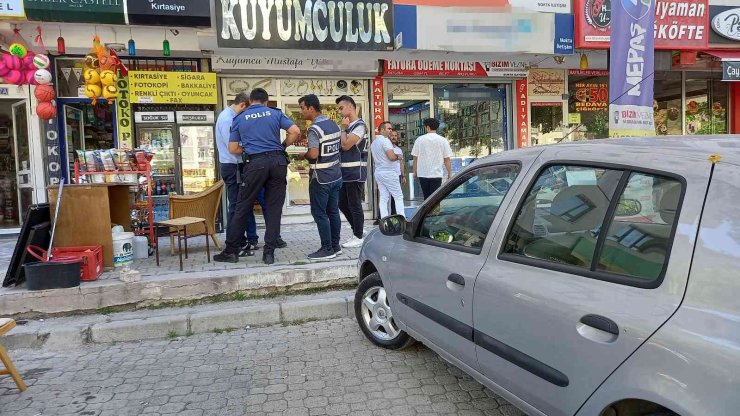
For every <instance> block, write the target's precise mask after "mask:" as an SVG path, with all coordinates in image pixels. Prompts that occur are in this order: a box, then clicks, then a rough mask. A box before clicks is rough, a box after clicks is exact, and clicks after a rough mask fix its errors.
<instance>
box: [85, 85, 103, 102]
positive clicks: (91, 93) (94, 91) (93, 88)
mask: <svg viewBox="0 0 740 416" xmlns="http://www.w3.org/2000/svg"><path fill="white" fill-rule="evenodd" d="M102 94H103V89H102V88H100V85H97V84H88V85H85V95H86V96H87V98H91V99H93V100H95V99H96V98H98V97H100V96H101V95H102Z"/></svg>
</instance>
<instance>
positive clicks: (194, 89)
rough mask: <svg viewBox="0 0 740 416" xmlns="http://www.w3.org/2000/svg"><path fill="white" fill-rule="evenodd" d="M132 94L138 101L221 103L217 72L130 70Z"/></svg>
mask: <svg viewBox="0 0 740 416" xmlns="http://www.w3.org/2000/svg"><path fill="white" fill-rule="evenodd" d="M128 81H129V96H130V98H131V100H130V101H131V102H132V103H138V104H218V96H217V89H216V74H215V73H213V72H153V71H129V73H128Z"/></svg>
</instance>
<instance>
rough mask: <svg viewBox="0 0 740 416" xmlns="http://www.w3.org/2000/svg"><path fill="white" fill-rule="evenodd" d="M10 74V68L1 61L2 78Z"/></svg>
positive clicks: (0, 74) (0, 72)
mask: <svg viewBox="0 0 740 416" xmlns="http://www.w3.org/2000/svg"><path fill="white" fill-rule="evenodd" d="M8 72H10V68H8V67H7V66H6V65H5V64H4V63H3V62H2V61H0V77H4V76H5V74H7V73H8Z"/></svg>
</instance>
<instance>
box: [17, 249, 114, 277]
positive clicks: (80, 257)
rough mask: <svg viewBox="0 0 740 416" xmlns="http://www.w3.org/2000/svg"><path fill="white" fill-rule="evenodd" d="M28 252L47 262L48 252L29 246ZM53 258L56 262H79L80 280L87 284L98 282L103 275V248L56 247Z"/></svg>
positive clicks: (53, 250)
mask: <svg viewBox="0 0 740 416" xmlns="http://www.w3.org/2000/svg"><path fill="white" fill-rule="evenodd" d="M28 252H29V253H30V254H31V255H32V256H33V257H35V258H37V259H38V260H40V261H42V262H44V261H46V250H44V249H42V248H40V247H36V246H29V247H28ZM51 257H52V260H54V261H64V262H70V261H76V262H79V263H80V280H82V281H85V282H91V281H93V280H97V279H98V277H100V275H101V274H103V247H102V246H78V247H55V248H52V249H51Z"/></svg>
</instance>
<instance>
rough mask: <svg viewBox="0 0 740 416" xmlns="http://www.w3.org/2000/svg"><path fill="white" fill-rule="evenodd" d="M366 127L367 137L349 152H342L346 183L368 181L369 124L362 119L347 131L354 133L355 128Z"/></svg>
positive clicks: (362, 138) (343, 176)
mask: <svg viewBox="0 0 740 416" xmlns="http://www.w3.org/2000/svg"><path fill="white" fill-rule="evenodd" d="M359 125H363V126H365V136H364V137H360V140H359V141H358V142H357V143H355V145H354V146H352V147H351V148H350V149H349V150H342V157H341V158H342V179H344V181H345V182H365V181H366V180H367V151H368V143H369V141H368V140H367V131H368V130H367V124H365V122H364V121H362V119H357V120H355V122H354V123H352V124H351V125H350V126H349V127H348V128H347V131H352V129H354V128H355V127H357V126H359Z"/></svg>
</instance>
